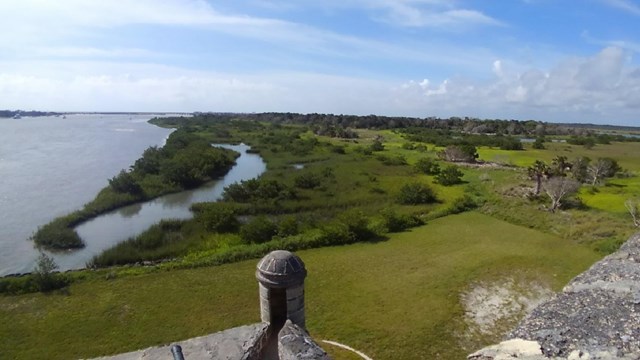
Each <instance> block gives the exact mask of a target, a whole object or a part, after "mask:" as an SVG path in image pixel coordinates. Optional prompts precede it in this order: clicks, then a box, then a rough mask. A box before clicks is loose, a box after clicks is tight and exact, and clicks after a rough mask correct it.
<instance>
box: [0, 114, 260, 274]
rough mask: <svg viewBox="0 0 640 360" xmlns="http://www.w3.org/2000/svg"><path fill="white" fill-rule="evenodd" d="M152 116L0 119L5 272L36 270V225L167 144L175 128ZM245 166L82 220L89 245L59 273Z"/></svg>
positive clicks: (212, 192) (183, 213) (210, 194)
mask: <svg viewBox="0 0 640 360" xmlns="http://www.w3.org/2000/svg"><path fill="white" fill-rule="evenodd" d="M151 117H152V116H150V115H135V116H130V115H99V114H96V115H80V114H78V115H67V117H66V118H62V117H34V118H31V117H24V118H22V119H0V276H1V275H7V274H11V273H22V272H29V271H31V270H32V269H33V266H34V263H35V259H36V258H37V256H38V252H37V251H36V250H35V249H34V247H33V243H32V242H31V241H29V240H28V238H29V236H31V234H33V232H34V231H35V230H36V229H37V227H38V226H42V225H44V224H46V223H47V222H49V221H51V220H52V219H54V218H55V217H58V216H61V215H64V214H67V213H69V212H71V211H74V210H76V209H78V208H80V207H81V206H82V205H83V204H85V203H87V202H89V201H90V200H91V199H93V197H94V196H95V195H96V194H97V192H98V191H99V190H100V189H101V188H103V187H104V186H106V185H107V184H108V182H107V179H109V178H111V177H113V176H115V175H116V174H118V172H119V171H120V170H121V169H124V168H128V167H129V166H130V165H131V164H133V162H134V161H135V160H136V159H137V158H139V157H140V155H141V154H142V152H143V151H144V149H146V148H147V147H149V146H153V145H162V144H163V143H164V141H165V140H166V138H167V137H168V136H169V134H170V133H171V130H170V129H163V128H160V127H157V126H154V125H151V124H148V123H147V120H149V119H150V118H151ZM246 155H252V154H245V155H244V156H243V157H242V158H239V159H238V164H240V163H243V164H245V163H246V164H248V166H249V167H250V168H251V169H254V170H255V171H256V172H258V174H259V173H260V172H262V171H263V170H264V167H263V166H264V163H263V162H262V160H261V159H260V158H259V156H257V155H252V156H246ZM255 157H257V158H258V159H260V161H258V160H257V159H255ZM244 159H253V161H254V162H252V161H248V162H245V160H244ZM241 160H242V161H241ZM241 169H242V168H240V169H239V168H238V167H237V166H236V167H234V168H233V169H232V170H231V171H230V173H229V174H227V176H225V178H224V179H223V180H222V181H219V182H213V183H210V184H207V186H206V187H203V188H200V189H197V190H195V191H191V192H184V193H178V194H172V195H168V196H166V197H162V198H159V199H156V200H154V201H152V202H150V203H149V204H148V205H141V204H138V205H133V206H130V207H126V208H123V209H120V210H118V211H115V212H113V213H110V214H108V215H104V216H103V217H104V219H103V218H102V217H101V218H98V219H96V220H93V221H90V222H87V223H85V224H83V225H80V226H79V227H78V231H79V233H80V236H82V237H83V239H84V240H85V242H86V244H87V247H86V248H85V249H83V250H79V251H75V252H69V253H58V254H54V258H55V260H56V262H57V263H58V265H59V266H60V269H61V270H67V269H72V268H79V267H83V266H84V264H85V262H86V261H87V260H89V259H90V258H91V257H92V256H93V255H94V252H99V251H100V250H101V249H104V248H106V247H109V246H111V245H112V244H113V243H115V242H117V241H120V240H122V239H125V238H127V237H129V236H132V235H136V234H138V233H139V232H140V231H142V230H144V228H145V227H146V226H147V224H148V223H154V222H157V221H158V220H159V218H155V217H156V216H157V215H159V216H165V215H166V214H168V216H169V217H173V218H184V217H187V216H189V212H188V207H189V205H190V204H191V203H192V202H194V201H203V200H212V199H215V198H216V197H217V196H219V194H217V195H216V191H220V190H216V189H221V187H224V186H226V184H227V182H229V181H235V180H237V179H239V178H242V175H238V173H239V172H242V171H241ZM245 175H246V176H250V174H249V173H248V172H247V173H245ZM231 179H234V180H231ZM114 219H116V220H114ZM117 219H120V220H117ZM141 219H144V220H141ZM151 219H153V221H152V220H151ZM125 234H126V236H125ZM85 237H86V238H85Z"/></svg>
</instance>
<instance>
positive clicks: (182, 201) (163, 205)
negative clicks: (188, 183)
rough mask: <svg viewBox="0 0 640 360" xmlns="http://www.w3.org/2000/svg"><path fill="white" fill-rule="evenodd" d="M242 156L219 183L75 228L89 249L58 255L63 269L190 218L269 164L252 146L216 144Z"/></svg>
mask: <svg viewBox="0 0 640 360" xmlns="http://www.w3.org/2000/svg"><path fill="white" fill-rule="evenodd" d="M216 146H220V147H225V148H227V149H231V150H234V151H237V152H238V153H240V157H238V158H237V159H236V165H235V166H234V167H233V168H231V170H230V171H229V172H228V173H227V174H226V175H225V176H224V177H223V178H222V179H219V180H215V181H212V182H209V183H207V184H205V185H204V186H202V187H199V188H197V189H195V190H189V191H183V192H180V193H176V194H169V195H165V196H161V197H159V198H157V199H154V200H151V201H148V202H145V203H140V204H134V205H130V206H126V207H123V208H120V209H118V210H115V211H112V212H110V213H107V214H104V215H101V216H98V217H97V218H95V219H93V220H90V221H87V222H85V223H83V224H81V225H79V226H78V227H77V228H76V231H77V232H78V235H80V237H81V238H82V240H84V242H85V244H86V247H85V248H84V249H82V250H79V251H74V252H71V253H68V254H59V255H57V257H56V261H57V263H58V265H60V267H61V268H64V269H77V268H82V267H84V265H85V263H86V262H87V261H89V260H91V258H92V257H93V256H94V255H95V254H98V253H100V252H102V251H103V250H105V249H107V248H110V247H111V246H113V245H115V244H117V243H119V242H121V241H124V240H126V239H128V238H130V237H133V236H136V235H139V234H140V233H142V232H143V231H144V230H146V229H148V228H149V227H150V226H151V225H153V224H155V223H157V222H158V221H160V220H161V219H188V218H191V217H192V216H193V214H192V213H191V211H190V210H189V208H190V207H191V205H192V204H193V203H197V202H204V201H216V200H219V199H220V197H221V196H222V192H223V190H224V188H225V187H226V186H227V185H230V184H233V183H235V182H239V181H242V180H248V179H252V178H256V177H258V176H260V174H262V173H263V172H264V170H265V169H266V164H265V163H264V161H263V160H262V158H261V157H260V156H259V155H256V154H249V153H247V150H248V149H249V146H247V145H245V144H240V145H225V144H220V145H216Z"/></svg>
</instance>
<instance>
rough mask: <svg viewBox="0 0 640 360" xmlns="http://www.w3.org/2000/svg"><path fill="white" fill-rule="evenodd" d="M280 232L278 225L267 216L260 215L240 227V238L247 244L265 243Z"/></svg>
mask: <svg viewBox="0 0 640 360" xmlns="http://www.w3.org/2000/svg"><path fill="white" fill-rule="evenodd" d="M277 233H278V226H277V225H276V224H274V223H273V221H271V220H269V219H268V218H267V217H266V216H258V217H256V218H254V219H253V220H251V221H249V222H248V223H246V224H244V225H242V227H241V228H240V238H241V239H242V241H243V242H245V243H247V244H252V243H258V244H259V243H264V242H267V241H269V240H271V238H273V237H274V236H275V235H276V234H277Z"/></svg>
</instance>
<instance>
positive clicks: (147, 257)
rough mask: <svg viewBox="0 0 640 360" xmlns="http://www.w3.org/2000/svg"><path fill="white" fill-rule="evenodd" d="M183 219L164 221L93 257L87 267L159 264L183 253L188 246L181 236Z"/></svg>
mask: <svg viewBox="0 0 640 360" xmlns="http://www.w3.org/2000/svg"><path fill="white" fill-rule="evenodd" d="M183 224H184V221H183V220H162V221H160V222H159V223H157V224H155V225H152V226H151V227H149V229H147V230H146V231H144V232H143V233H141V234H140V235H138V236H136V237H135V238H129V239H127V240H125V241H123V242H120V243H118V244H116V245H115V246H113V247H111V248H109V249H107V250H105V251H103V252H102V253H100V254H98V255H96V256H94V257H93V258H92V259H91V261H89V262H88V263H87V267H90V268H91V267H105V266H114V265H124V264H134V263H137V262H142V261H156V260H161V259H166V258H170V257H175V256H178V255H180V254H182V253H183V252H184V251H185V250H186V249H187V247H188V244H185V241H184V240H185V239H184V237H183V235H182V233H181V229H182V226H183Z"/></svg>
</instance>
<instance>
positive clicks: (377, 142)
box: [369, 139, 384, 151]
mask: <svg viewBox="0 0 640 360" xmlns="http://www.w3.org/2000/svg"><path fill="white" fill-rule="evenodd" d="M369 149H371V151H382V150H384V145H383V144H382V141H380V140H379V139H375V140H374V141H373V143H372V144H371V146H370V147H369Z"/></svg>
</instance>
